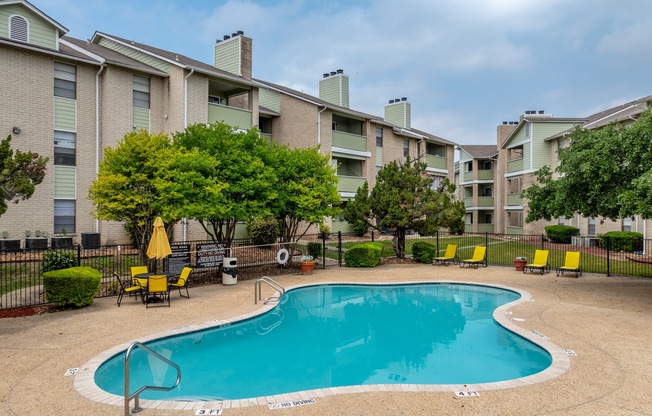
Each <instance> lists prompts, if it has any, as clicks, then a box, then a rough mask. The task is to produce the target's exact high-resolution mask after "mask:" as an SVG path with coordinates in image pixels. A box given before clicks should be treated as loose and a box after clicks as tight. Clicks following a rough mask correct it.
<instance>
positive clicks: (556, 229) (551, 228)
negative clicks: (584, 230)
mask: <svg viewBox="0 0 652 416" xmlns="http://www.w3.org/2000/svg"><path fill="white" fill-rule="evenodd" d="M545 229H546V236H548V238H549V239H550V240H552V241H553V242H555V243H562V244H570V243H571V241H572V240H573V237H577V236H578V235H580V229H579V228H575V227H571V226H570V225H548V226H547V227H545Z"/></svg>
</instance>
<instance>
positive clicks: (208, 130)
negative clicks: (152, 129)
mask: <svg viewBox="0 0 652 416" xmlns="http://www.w3.org/2000/svg"><path fill="white" fill-rule="evenodd" d="M174 144H175V145H177V146H179V147H180V148H182V149H185V150H188V151H191V150H199V151H201V152H202V154H203V155H204V156H205V157H210V158H212V159H213V162H212V163H210V166H205V167H203V168H201V167H200V168H199V169H196V170H192V171H191V173H192V174H194V175H195V176H197V177H198V178H197V179H198V180H200V181H201V183H202V185H201V186H200V187H199V188H198V189H197V187H195V190H202V192H203V193H202V192H200V193H199V194H196V193H195V192H193V193H195V195H193V196H192V197H191V196H188V197H186V198H184V204H183V205H182V206H181V207H179V208H180V210H179V213H180V214H182V216H183V217H187V218H192V219H196V220H197V221H198V222H199V223H200V224H201V226H202V227H203V228H204V230H205V231H206V233H207V234H208V235H209V236H210V238H211V239H212V240H213V241H215V242H220V243H224V244H225V247H230V246H231V242H232V240H233V239H234V238H235V231H236V225H237V223H238V222H241V221H248V220H250V219H252V218H254V217H266V216H268V215H269V208H268V201H269V200H270V199H273V198H274V191H273V186H272V185H273V183H274V181H275V176H274V170H273V167H271V166H268V165H266V164H265V163H264V161H263V160H262V158H261V157H260V155H261V154H264V153H265V152H267V149H268V148H269V145H268V144H267V143H266V142H265V141H264V139H262V138H261V137H260V135H259V134H258V130H256V129H250V130H248V131H247V132H237V131H235V130H234V129H233V128H232V127H230V126H229V125H227V124H224V123H215V124H210V125H206V124H201V123H200V124H194V125H190V126H188V127H187V128H186V129H185V130H184V131H183V132H180V133H177V134H175V136H174ZM184 182H185V181H184ZM190 183H192V182H190ZM184 191H188V189H184V188H180V189H178V192H179V194H180V195H182V194H184ZM204 191H206V192H204Z"/></svg>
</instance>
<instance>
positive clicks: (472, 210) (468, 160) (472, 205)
mask: <svg viewBox="0 0 652 416" xmlns="http://www.w3.org/2000/svg"><path fill="white" fill-rule="evenodd" d="M457 149H458V151H459V162H458V166H459V179H458V182H457V183H458V185H459V186H458V192H459V197H460V199H461V200H463V201H464V207H465V208H466V217H465V220H464V223H465V227H464V231H466V232H473V233H493V232H494V231H495V230H494V211H495V203H494V201H495V200H494V188H495V183H496V171H497V169H496V167H497V163H498V147H497V146H494V145H462V146H458V147H457Z"/></svg>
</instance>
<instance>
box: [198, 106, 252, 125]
mask: <svg viewBox="0 0 652 416" xmlns="http://www.w3.org/2000/svg"><path fill="white" fill-rule="evenodd" d="M220 121H223V122H224V123H226V124H228V125H229V126H231V127H235V128H240V129H245V130H246V129H250V128H251V126H252V124H251V111H248V110H242V109H239V108H234V107H227V106H224V105H219V104H208V122H209V123H216V122H220Z"/></svg>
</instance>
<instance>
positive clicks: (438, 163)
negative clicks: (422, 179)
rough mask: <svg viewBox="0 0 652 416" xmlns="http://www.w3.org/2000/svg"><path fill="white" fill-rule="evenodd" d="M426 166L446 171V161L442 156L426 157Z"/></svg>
mask: <svg viewBox="0 0 652 416" xmlns="http://www.w3.org/2000/svg"><path fill="white" fill-rule="evenodd" d="M426 164H427V165H428V167H429V168H433V169H441V170H448V163H447V159H446V158H445V157H442V156H434V155H426Z"/></svg>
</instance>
